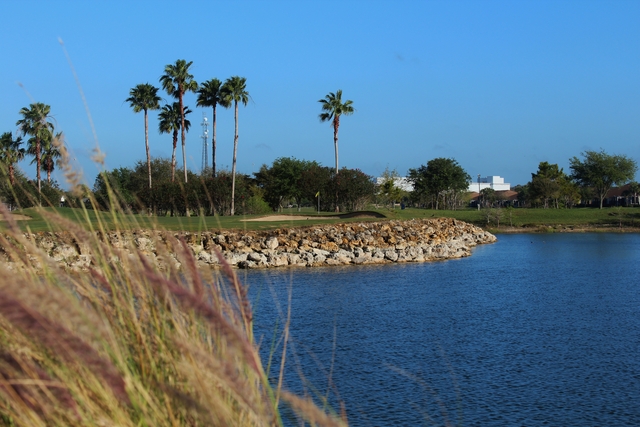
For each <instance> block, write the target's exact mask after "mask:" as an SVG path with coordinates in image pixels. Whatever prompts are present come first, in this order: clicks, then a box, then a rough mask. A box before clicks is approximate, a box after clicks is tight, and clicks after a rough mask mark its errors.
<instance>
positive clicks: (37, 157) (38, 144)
mask: <svg viewBox="0 0 640 427" xmlns="http://www.w3.org/2000/svg"><path fill="white" fill-rule="evenodd" d="M41 150H42V147H41V146H40V138H38V137H36V178H37V180H38V193H41V192H42V187H41V185H40V167H41V166H42V165H41V159H40V156H41V153H40V151H41Z"/></svg>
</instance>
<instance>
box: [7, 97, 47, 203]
mask: <svg viewBox="0 0 640 427" xmlns="http://www.w3.org/2000/svg"><path fill="white" fill-rule="evenodd" d="M50 112H51V107H50V106H48V105H47V104H43V103H42V102H36V103H33V104H31V105H29V108H26V107H23V108H22V109H21V110H20V114H22V119H20V120H18V121H17V122H16V125H17V126H18V127H19V128H20V132H22V135H23V136H26V135H31V136H32V137H33V139H34V155H35V160H36V179H37V180H38V193H40V192H41V184H40V167H41V165H42V162H41V160H42V159H41V158H40V157H41V154H42V147H41V145H40V144H41V141H42V140H43V139H46V138H47V137H49V135H51V133H52V132H53V124H52V123H51V122H49V119H50V116H49V113H50Z"/></svg>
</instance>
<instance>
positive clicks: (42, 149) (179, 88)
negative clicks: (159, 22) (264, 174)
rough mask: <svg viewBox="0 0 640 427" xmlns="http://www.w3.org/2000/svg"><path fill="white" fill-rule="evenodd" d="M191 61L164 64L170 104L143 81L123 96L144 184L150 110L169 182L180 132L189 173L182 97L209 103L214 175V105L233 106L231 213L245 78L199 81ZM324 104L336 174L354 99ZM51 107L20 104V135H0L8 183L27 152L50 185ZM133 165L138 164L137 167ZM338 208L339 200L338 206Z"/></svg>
mask: <svg viewBox="0 0 640 427" xmlns="http://www.w3.org/2000/svg"><path fill="white" fill-rule="evenodd" d="M192 64H193V61H189V62H187V61H186V60H184V59H179V60H177V61H176V62H175V63H173V64H167V65H166V66H165V68H164V73H163V74H162V75H161V77H160V79H159V83H160V84H161V86H162V89H164V90H165V91H166V93H167V94H168V95H169V96H171V97H173V98H174V102H171V103H166V104H165V105H163V106H162V107H161V106H160V102H161V98H160V96H159V95H158V91H159V90H160V89H159V88H158V87H155V86H154V85H152V84H150V83H141V84H138V85H136V86H134V87H133V88H131V90H130V91H129V97H128V98H127V99H126V100H125V102H128V103H129V105H130V106H131V108H132V109H133V111H134V112H135V113H139V112H143V113H144V132H145V136H144V141H145V152H146V169H147V188H148V189H149V190H152V189H153V182H154V179H153V175H154V173H153V171H152V166H153V162H152V159H151V155H150V149H149V118H148V116H149V111H154V110H160V112H159V114H158V119H159V124H158V130H159V132H160V133H161V134H162V133H167V134H171V135H172V142H173V151H172V158H171V169H170V176H171V182H172V183H175V172H176V151H177V142H178V133H180V135H181V142H182V160H183V168H182V173H183V176H184V184H188V181H189V171H188V169H187V166H186V132H187V131H188V130H189V128H190V126H191V123H190V121H189V120H188V119H187V116H188V114H189V113H191V112H192V111H191V110H190V109H189V107H188V106H186V105H185V103H184V96H185V94H187V93H189V92H193V93H197V100H196V105H197V106H198V107H211V108H212V109H213V123H212V124H213V138H212V167H211V169H210V171H209V173H210V175H211V177H212V178H215V177H216V176H217V166H216V163H217V162H216V151H217V135H216V129H217V115H216V112H217V111H216V110H217V107H218V106H222V107H223V108H231V107H233V108H234V122H235V132H234V141H233V160H232V168H231V199H230V203H231V207H230V214H231V215H233V214H234V213H235V210H236V209H235V200H236V197H235V191H236V164H237V152H238V106H239V104H243V105H245V106H246V105H247V103H248V101H249V99H250V95H249V92H248V91H247V86H246V82H247V79H246V78H245V77H240V76H232V77H229V78H228V79H227V80H226V81H225V82H224V83H222V81H220V80H219V79H217V78H212V79H209V80H207V81H205V82H204V83H202V84H201V85H199V84H198V83H197V82H196V80H195V79H194V76H193V74H191V72H190V68H191V66H192ZM318 102H320V103H321V104H322V113H321V114H320V115H319V119H320V121H321V122H324V121H329V122H331V124H332V127H333V131H334V132H333V140H334V149H335V163H336V166H335V174H336V175H338V173H339V172H340V171H339V169H338V128H339V126H340V117H341V116H342V115H350V114H353V112H354V111H355V110H354V109H353V101H351V100H347V101H345V102H343V101H342V91H341V90H338V91H336V92H335V93H333V92H330V93H329V94H328V95H327V96H326V97H325V98H324V99H321V100H319V101H318ZM50 111H51V107H50V106H49V105H46V104H43V103H34V104H31V105H30V106H29V108H23V109H22V110H21V111H20V114H21V115H22V116H23V118H22V119H20V120H19V121H18V123H17V125H18V128H19V133H22V136H17V137H16V138H15V139H14V137H13V135H12V133H11V132H6V133H4V134H2V139H1V140H0V141H1V144H2V145H1V146H0V161H1V162H2V165H3V166H5V167H6V168H7V169H8V175H9V180H10V185H11V186H13V185H14V184H15V177H14V175H15V165H16V164H17V163H18V162H20V161H21V160H23V159H24V157H25V155H32V156H34V162H35V163H36V181H37V188H38V193H41V187H42V185H41V177H40V171H41V169H42V166H43V165H44V168H45V170H46V171H47V181H48V183H49V184H51V172H52V171H53V169H54V167H55V166H54V164H55V160H56V159H57V158H58V157H59V156H60V152H59V144H62V143H63V142H62V133H59V134H56V135H55V136H54V134H53V129H54V125H53V123H52V120H51V116H50ZM26 135H29V136H30V137H31V138H30V139H29V140H28V141H27V142H28V147H27V149H26V150H25V149H24V148H22V144H23V140H22V137H24V136H26ZM136 168H137V166H136ZM336 206H337V204H336Z"/></svg>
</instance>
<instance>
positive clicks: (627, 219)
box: [387, 208, 640, 232]
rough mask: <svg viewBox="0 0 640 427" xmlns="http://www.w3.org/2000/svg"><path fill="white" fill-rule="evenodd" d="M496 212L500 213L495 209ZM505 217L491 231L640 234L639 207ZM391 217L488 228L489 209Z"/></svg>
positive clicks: (538, 211) (532, 211)
mask: <svg viewBox="0 0 640 427" xmlns="http://www.w3.org/2000/svg"><path fill="white" fill-rule="evenodd" d="M494 211H496V210H494ZM500 211H501V212H502V218H501V219H500V228H497V227H496V223H495V220H493V219H492V220H491V222H490V224H489V228H491V229H492V230H494V231H498V232H499V231H500V229H505V228H506V227H510V226H511V225H512V226H513V227H516V228H523V231H527V230H528V229H532V230H535V229H537V228H539V227H560V226H564V227H594V228H598V227H618V226H620V225H622V227H627V228H628V227H635V228H639V230H638V231H640V209H639V208H604V209H593V208H575V209H524V208H518V209H511V210H509V209H500ZM510 216H511V218H510ZM387 217H389V218H396V219H411V218H428V217H447V218H456V219H459V220H461V221H465V222H468V223H471V224H475V225H478V226H481V227H483V228H486V227H487V217H486V211H485V210H480V211H478V210H476V209H464V210H456V211H450V210H439V211H435V210H429V209H414V208H408V209H404V210H399V209H398V210H393V211H389V212H388V213H387Z"/></svg>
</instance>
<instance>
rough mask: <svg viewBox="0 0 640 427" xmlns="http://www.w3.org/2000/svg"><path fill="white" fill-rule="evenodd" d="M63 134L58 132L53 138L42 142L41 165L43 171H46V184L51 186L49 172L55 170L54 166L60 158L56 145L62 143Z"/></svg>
mask: <svg viewBox="0 0 640 427" xmlns="http://www.w3.org/2000/svg"><path fill="white" fill-rule="evenodd" d="M62 138H63V134H62V132H58V133H57V134H56V136H55V138H51V137H49V138H47V139H46V140H43V141H42V165H43V167H44V170H46V171H47V182H48V183H49V184H51V172H53V170H54V169H55V166H54V164H55V163H57V162H58V159H59V158H60V157H62V154H61V153H60V149H59V148H58V145H57V143H56V141H57V142H58V143H61V142H62Z"/></svg>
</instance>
